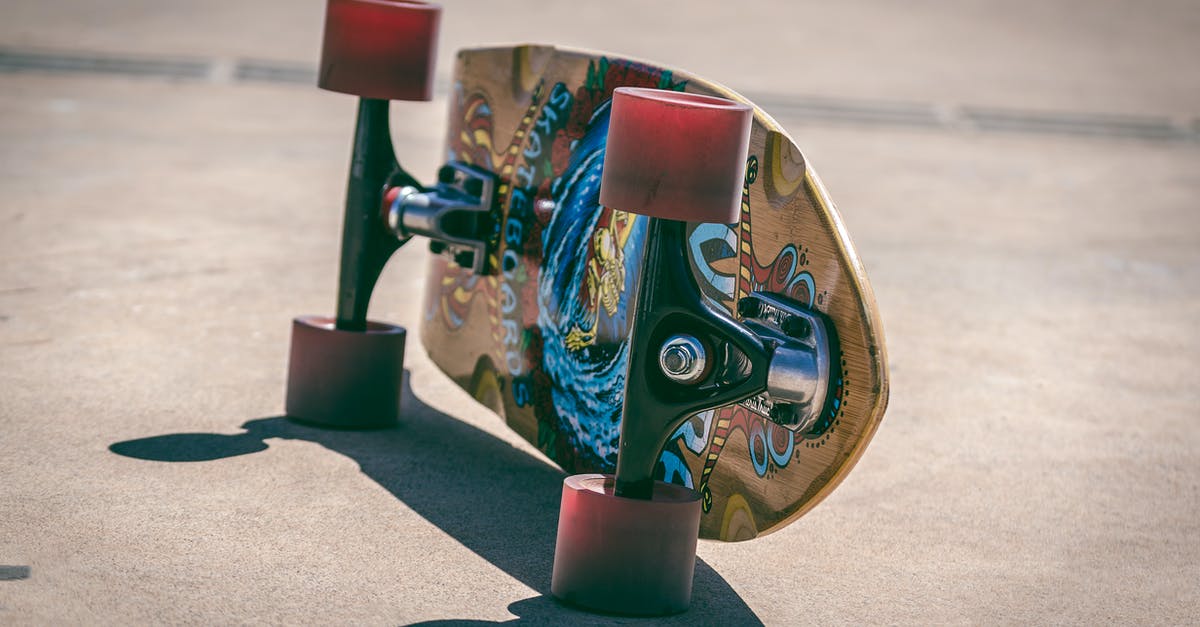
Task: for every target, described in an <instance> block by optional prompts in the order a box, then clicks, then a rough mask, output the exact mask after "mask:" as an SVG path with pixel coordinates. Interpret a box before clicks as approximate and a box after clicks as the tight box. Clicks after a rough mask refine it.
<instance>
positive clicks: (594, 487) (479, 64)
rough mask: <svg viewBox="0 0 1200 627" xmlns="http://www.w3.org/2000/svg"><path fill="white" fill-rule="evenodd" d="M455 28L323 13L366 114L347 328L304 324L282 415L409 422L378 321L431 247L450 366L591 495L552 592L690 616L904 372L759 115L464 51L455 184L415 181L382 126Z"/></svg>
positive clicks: (456, 106) (449, 154)
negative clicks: (892, 365) (410, 267)
mask: <svg viewBox="0 0 1200 627" xmlns="http://www.w3.org/2000/svg"><path fill="white" fill-rule="evenodd" d="M439 16H440V9H438V8H437V7H435V6H433V5H426V4H422V3H411V2H385V1H380V0H330V2H329V5H328V8H327V14H326V39H325V47H324V51H323V56H322V67H321V74H320V83H321V86H322V87H324V88H327V89H333V90H335V91H342V92H347V93H352V94H355V95H359V96H361V97H362V98H361V100H360V103H359V112H358V114H359V117H358V126H357V129H356V134H355V139H354V157H353V160H352V163H351V168H350V170H351V173H350V181H349V185H348V191H347V202H346V219H345V223H344V228H343V242H342V263H341V273H340V276H339V292H338V307H337V312H338V313H337V316H336V317H333V318H318V317H304V318H297V319H296V320H295V321H294V323H293V338H292V349H291V357H290V362H289V382H288V390H287V413H288V414H289V416H292V417H293V418H295V419H297V420H301V421H305V422H308V423H314V424H318V425H325V426H332V427H339V428H346V427H350V428H363V427H380V426H387V425H389V424H393V423H395V422H396V421H397V420H401V419H402V413H403V412H402V408H401V407H400V394H399V389H400V378H401V376H402V373H403V353H404V350H405V342H406V331H405V330H404V329H402V328H400V327H395V326H392V325H388V324H384V323H379V322H373V321H368V320H367V319H366V309H367V303H368V302H369V299H370V294H371V292H372V290H373V289H374V288H375V282H376V279H377V278H378V276H379V273H380V271H381V270H382V268H383V265H384V264H386V262H387V260H388V258H389V257H390V255H391V253H392V252H394V251H395V250H396V249H397V248H398V247H399V246H400V245H403V244H404V243H406V242H408V241H409V240H410V239H411V238H413V237H414V236H417V235H420V236H424V237H426V238H428V240H429V246H430V250H431V252H432V253H433V254H432V255H430V262H429V267H428V268H427V270H426V277H427V280H426V283H425V293H424V308H423V312H424V315H423V317H422V320H421V321H420V340H421V344H422V345H423V346H424V348H425V350H426V351H427V352H428V354H429V357H430V358H431V359H432V361H433V362H434V363H435V364H436V365H437V366H438V367H439V368H440V369H441V370H442V371H444V372H445V373H446V374H447V375H448V376H449V377H450V378H452V379H453V380H454V381H455V382H456V383H457V384H458V385H459V386H461V387H462V388H464V389H465V390H467V391H468V392H469V393H470V394H471V395H472V396H473V397H474V398H476V399H477V400H478V401H479V402H481V403H483V404H484V405H486V406H487V407H489V408H491V409H493V410H494V411H495V412H496V413H497V414H498V415H499V416H501V417H502V418H503V420H504V421H505V423H506V424H507V425H508V426H509V427H510V428H512V429H513V430H514V431H515V432H516V433H518V434H519V435H520V436H521V437H523V438H524V439H526V440H527V441H529V442H530V443H531V444H533V445H534V446H536V447H537V448H538V449H539V450H540V451H541V452H543V453H544V454H545V455H546V456H548V457H549V458H550V459H551V460H553V461H554V462H555V463H557V464H558V465H559V466H560V467H562V468H563V470H564V471H566V472H567V473H570V474H571V475H573V476H571V477H569V478H568V479H567V481H566V482H565V483H564V493H563V505H562V507H563V509H562V512H561V517H560V526H559V540H558V545H557V547H556V558H555V572H554V574H553V579H554V581H553V585H552V591H553V592H554V594H555V595H556V596H558V597H559V598H562V599H564V600H567V601H569V602H573V603H577V604H580V605H583V606H585V607H589V608H593V609H600V610H604V611H617V612H627V613H635V614H662V613H670V612H676V611H680V610H682V609H685V608H686V607H687V603H688V600H689V599H690V592H691V572H692V570H691V569H692V566H693V565H694V555H695V541H696V538H697V537H701V538H707V539H715V540H723V541H742V540H749V539H752V538H755V537H757V536H760V535H764V534H767V533H770V532H772V531H774V530H777V529H779V528H781V527H783V526H784V525H787V524H788V523H790V522H792V521H794V520H796V519H797V518H798V517H800V516H801V515H803V514H804V513H805V512H807V511H808V510H810V509H811V508H812V507H813V506H815V505H816V504H817V503H818V502H820V501H821V499H823V498H824V497H825V496H827V495H828V494H829V493H830V492H831V491H832V490H833V489H834V488H835V487H836V486H837V485H838V484H839V483H840V482H841V481H842V479H843V478H844V477H845V476H846V474H847V473H848V472H849V471H850V469H851V468H852V467H853V466H854V464H855V462H856V461H857V460H858V459H859V457H860V456H861V455H862V453H863V451H864V450H865V447H866V446H867V443H868V442H869V441H870V439H871V437H872V435H873V434H874V432H875V430H876V428H877V427H878V425H879V423H880V420H881V419H882V416H883V413H884V409H885V408H886V405H887V397H888V380H887V366H886V353H885V349H884V343H883V336H882V330H881V324H880V321H879V316H878V312H877V311H876V308H875V302H874V298H873V296H872V293H871V289H870V285H869V283H868V281H867V277H866V273H865V271H864V269H863V266H862V264H861V262H860V261H859V259H858V257H857V255H856V253H855V251H854V248H853V245H852V244H851V241H850V239H849V236H848V234H847V233H846V231H845V228H844V225H843V224H842V221H841V218H840V216H839V214H838V212H837V210H836V209H835V208H834V205H833V203H832V202H831V201H830V200H829V198H828V195H827V193H826V192H825V189H824V187H823V186H822V184H821V182H820V180H819V179H818V177H817V175H816V173H815V172H814V171H813V169H812V167H811V166H810V164H809V163H808V162H807V161H806V160H805V158H804V157H803V155H802V154H801V152H800V150H799V148H798V147H797V146H796V144H795V142H794V141H793V140H792V139H791V137H790V136H789V135H788V134H787V132H786V131H785V130H784V129H783V128H781V127H780V126H779V125H778V124H777V123H776V122H775V121H774V120H773V119H772V118H771V117H770V116H769V115H768V114H767V113H766V112H764V111H762V110H761V109H759V108H757V107H755V106H754V105H753V104H752V103H750V102H749V101H748V100H746V99H745V98H743V97H741V96H740V95H738V94H736V93H734V92H733V91H731V90H729V89H727V88H725V87H722V86H721V85H719V84H717V83H714V82H711V81H707V80H705V79H703V78H700V77H697V76H694V75H691V74H688V73H687V72H684V71H682V70H678V69H674V68H669V67H666V66H661V65H657V64H653V63H648V62H644V61H638V60H633V59H628V58H624V57H621V56H617V55H611V54H607V53H600V52H592V51H585V50H574V49H568V48H559V47H554V46H540V45H520V46H510V47H489V48H478V49H468V50H463V51H460V52H459V53H458V54H457V57H456V66H455V69H454V72H453V83H452V89H451V93H450V114H449V128H448V130H447V133H446V141H445V154H444V157H445V163H446V165H445V166H444V167H443V168H441V170H440V171H439V173H438V180H437V181H436V182H435V183H432V184H422V183H420V182H419V181H417V180H416V179H415V178H414V177H412V176H411V175H410V174H409V173H407V172H406V171H405V170H404V169H403V168H401V167H400V165H399V162H398V161H397V160H396V157H395V153H394V148H393V146H392V144H391V140H390V135H389V132H388V117H387V101H388V100H389V99H415V100H422V99H425V100H427V99H429V97H430V84H431V80H430V77H431V76H432V59H433V56H434V55H433V50H434V42H435V41H436V28H437V21H438V18H439ZM364 33H365V34H364ZM597 521H603V524H600V523H598V522H597ZM638 564H641V565H642V566H640V567H639V566H638ZM631 569H632V570H631ZM629 572H633V573H635V576H632V577H630V576H628V573H629ZM621 573H625V574H624V575H622V574H621ZM638 573H640V574H638Z"/></svg>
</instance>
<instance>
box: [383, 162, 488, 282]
mask: <svg viewBox="0 0 1200 627" xmlns="http://www.w3.org/2000/svg"><path fill="white" fill-rule="evenodd" d="M438 180H439V183H438V185H437V186H436V187H434V188H433V189H431V190H428V191H422V190H420V189H418V188H416V187H403V188H401V189H400V190H399V192H398V193H397V195H396V196H395V199H394V200H392V203H391V205H390V206H388V208H387V211H386V219H387V225H388V229H390V230H391V231H392V233H393V234H395V235H396V237H399V238H402V239H408V238H410V237H412V236H413V235H423V236H425V237H428V238H429V239H430V240H431V242H430V248H431V249H432V250H434V251H435V252H438V253H443V254H445V255H446V256H448V257H449V258H450V259H452V260H454V262H455V263H457V264H459V265H460V266H463V267H465V268H468V269H469V270H471V271H472V272H474V273H476V274H483V273H484V271H485V269H486V266H485V264H486V262H487V252H488V251H487V241H486V239H485V238H486V236H487V233H488V232H489V230H490V227H489V226H488V221H489V219H490V212H491V209H492V202H493V199H494V190H495V180H494V178H493V177H492V175H490V174H488V173H487V172H484V171H482V170H478V169H476V168H473V167H471V166H469V165H466V164H462V163H451V164H448V165H446V166H443V167H442V169H441V171H440V172H439V173H438Z"/></svg>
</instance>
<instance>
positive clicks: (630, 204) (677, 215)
mask: <svg viewBox="0 0 1200 627" xmlns="http://www.w3.org/2000/svg"><path fill="white" fill-rule="evenodd" d="M752 120H753V110H752V109H751V108H750V107H749V106H747V105H744V104H741V103H739V102H734V101H732V100H726V99H724V98H716V97H713V96H702V95H699V94H687V93H682V92H674V91H665V90H661V89H645V88H640V87H618V88H617V90H616V91H615V92H614V93H613V101H612V112H611V114H610V117H609V126H608V145H607V148H606V149H605V155H604V174H603V177H602V178H601V182H600V204H602V205H604V206H606V207H609V208H612V209H619V210H622V211H629V212H633V213H639V214H642V215H647V216H651V217H655V218H670V219H673V220H686V221H690V222H718V223H723V224H731V223H734V222H737V220H738V214H739V210H740V203H741V196H742V177H743V175H744V174H745V170H746V156H747V153H748V152H749V149H750V123H751V121H752Z"/></svg>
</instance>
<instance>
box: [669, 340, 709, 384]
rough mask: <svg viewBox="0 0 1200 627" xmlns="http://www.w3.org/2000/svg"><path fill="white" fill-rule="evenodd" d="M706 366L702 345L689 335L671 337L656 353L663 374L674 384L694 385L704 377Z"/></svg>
mask: <svg viewBox="0 0 1200 627" xmlns="http://www.w3.org/2000/svg"><path fill="white" fill-rule="evenodd" d="M706 364H707V356H706V355H705V352H704V345H703V344H701V343H700V340H698V339H696V338H695V337H692V336H691V335H684V334H680V335H672V336H671V337H669V338H667V341H665V342H663V345H662V348H661V349H660V350H659V352H658V365H659V367H660V368H662V371H663V374H665V375H667V378H668V379H670V380H672V381H675V382H676V383H695V382H696V381H698V380H699V379H700V378H701V376H703V375H704V367H705V365H706Z"/></svg>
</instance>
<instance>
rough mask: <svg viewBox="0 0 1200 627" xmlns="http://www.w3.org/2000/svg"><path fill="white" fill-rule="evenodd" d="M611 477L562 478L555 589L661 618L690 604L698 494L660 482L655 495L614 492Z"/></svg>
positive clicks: (579, 600)
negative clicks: (631, 495)
mask: <svg viewBox="0 0 1200 627" xmlns="http://www.w3.org/2000/svg"><path fill="white" fill-rule="evenodd" d="M613 483H614V482H613V477H612V476H611V475H597V474H590V475H574V476H571V477H567V478H566V480H565V481H563V495H562V506H561V508H560V509H559V515H558V542H557V544H556V545H555V547H554V575H553V579H552V581H551V584H550V592H551V593H552V594H553V595H554V596H555V597H558V598H559V599H562V600H563V601H566V602H569V603H573V604H575V605H579V606H581V607H585V608H588V609H593V610H599V611H602V612H611V613H617V614H635V615H643V616H662V615H665V614H675V613H678V612H682V611H684V610H686V609H687V608H688V604H689V603H690V602H691V599H692V575H693V573H694V571H695V568H696V538H697V537H698V536H699V532H700V495H699V494H698V493H696V491H694V490H689V489H687V488H684V487H681V486H677V485H672V484H668V483H662V482H657V483H656V484H655V486H654V495H653V498H651V499H646V500H643V499H629V498H625V497H620V496H616V495H615V494H614V493H613Z"/></svg>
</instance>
